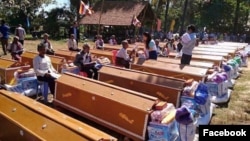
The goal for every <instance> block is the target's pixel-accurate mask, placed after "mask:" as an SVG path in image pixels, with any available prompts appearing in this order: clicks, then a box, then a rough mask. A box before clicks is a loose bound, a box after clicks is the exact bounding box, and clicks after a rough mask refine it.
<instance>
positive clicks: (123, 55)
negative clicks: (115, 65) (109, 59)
mask: <svg viewBox="0 0 250 141" xmlns="http://www.w3.org/2000/svg"><path fill="white" fill-rule="evenodd" d="M116 57H119V58H123V59H124V60H129V55H128V53H127V50H126V49H124V48H121V49H120V50H119V51H118V52H117V54H116Z"/></svg>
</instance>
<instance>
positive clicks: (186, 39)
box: [181, 33, 191, 43]
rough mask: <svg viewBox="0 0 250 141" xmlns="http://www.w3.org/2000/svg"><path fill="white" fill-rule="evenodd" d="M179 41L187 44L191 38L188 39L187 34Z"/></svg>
mask: <svg viewBox="0 0 250 141" xmlns="http://www.w3.org/2000/svg"><path fill="white" fill-rule="evenodd" d="M181 40H182V42H184V43H188V42H189V41H191V38H190V36H189V34H188V33H185V34H183V35H182V37H181Z"/></svg>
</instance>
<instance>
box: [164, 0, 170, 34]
mask: <svg viewBox="0 0 250 141" xmlns="http://www.w3.org/2000/svg"><path fill="white" fill-rule="evenodd" d="M169 3H170V0H167V3H166V11H165V23H164V31H165V32H167V23H168V9H169Z"/></svg>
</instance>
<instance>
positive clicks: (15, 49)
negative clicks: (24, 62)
mask: <svg viewBox="0 0 250 141" xmlns="http://www.w3.org/2000/svg"><path fill="white" fill-rule="evenodd" d="M8 50H9V52H10V53H11V57H12V59H14V60H17V61H21V55H22V53H23V46H22V44H21V43H20V42H19V37H17V36H15V37H14V38H13V41H12V43H11V44H10V45H9V47H8Z"/></svg>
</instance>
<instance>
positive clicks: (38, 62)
mask: <svg viewBox="0 0 250 141" xmlns="http://www.w3.org/2000/svg"><path fill="white" fill-rule="evenodd" d="M33 66H34V70H35V72H36V75H37V76H44V75H45V74H46V73H48V72H50V73H56V70H55V69H54V67H53V66H52V64H51V60H50V58H49V57H48V56H46V55H45V56H44V58H42V57H40V56H39V55H37V56H36V57H35V58H34V60H33Z"/></svg>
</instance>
